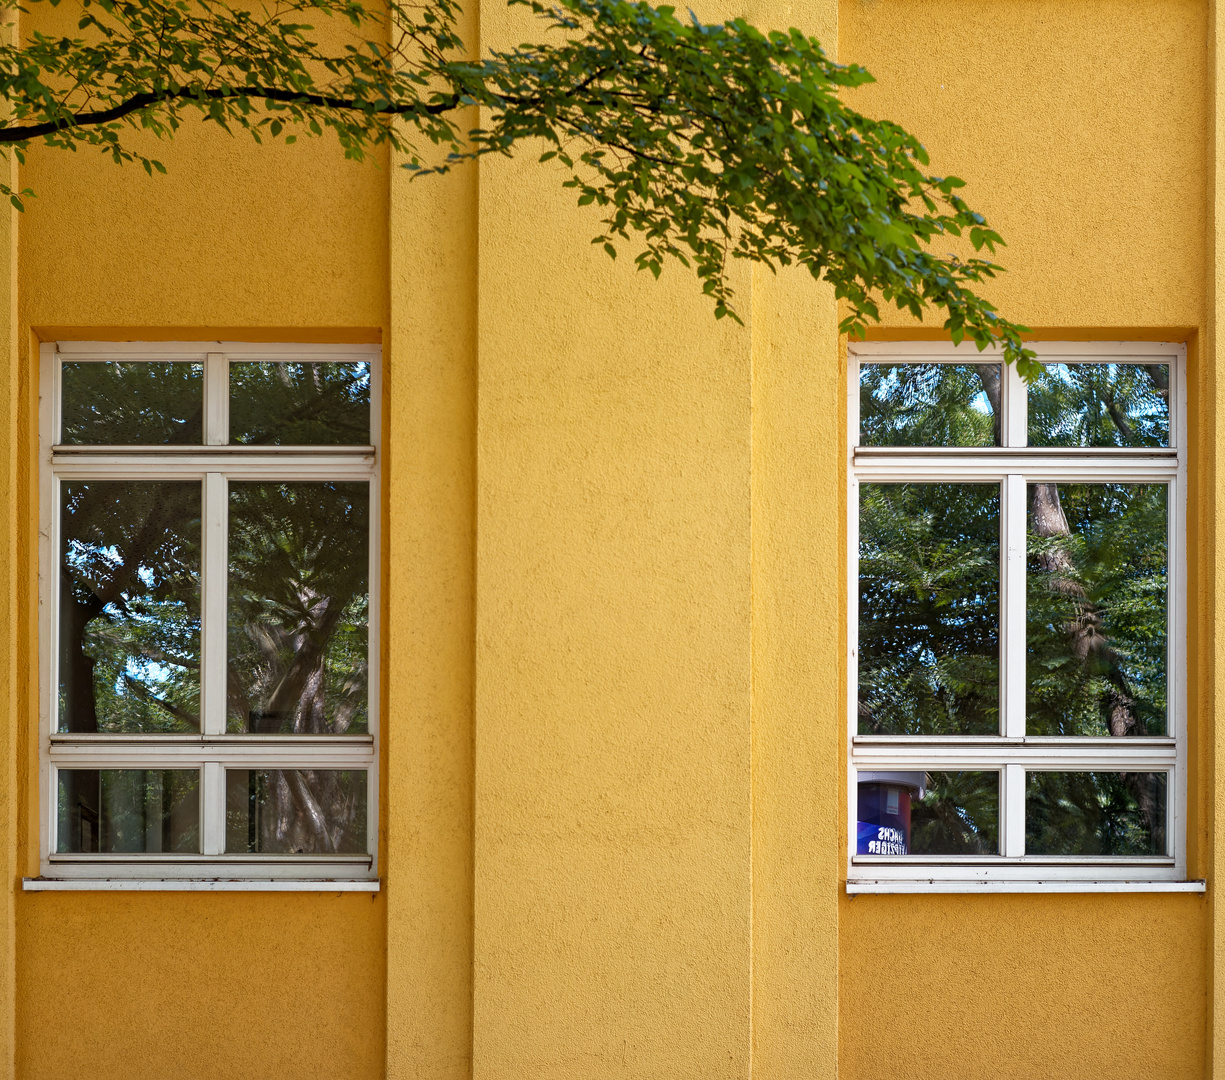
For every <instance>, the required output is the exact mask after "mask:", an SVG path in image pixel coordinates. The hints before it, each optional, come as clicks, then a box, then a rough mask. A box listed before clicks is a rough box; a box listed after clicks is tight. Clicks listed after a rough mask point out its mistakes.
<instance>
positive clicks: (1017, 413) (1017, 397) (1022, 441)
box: [1000, 364, 1029, 447]
mask: <svg viewBox="0 0 1225 1080" xmlns="http://www.w3.org/2000/svg"><path fill="white" fill-rule="evenodd" d="M1003 368H1004V378H1003V383H1004V400H1003V403H1002V405H1003V410H1004V425H1003V427H1002V429H1001V431H1000V435H1001V440H1000V441H1001V442H1002V443H1003V445H1004V446H1011V447H1018V446H1027V445H1029V437H1028V432H1027V420H1028V412H1029V399H1028V396H1027V394H1026V389H1025V380H1024V379H1022V378H1021V376H1020V374H1019V373H1018V371H1017V365H1016V364H1004V365H1003Z"/></svg>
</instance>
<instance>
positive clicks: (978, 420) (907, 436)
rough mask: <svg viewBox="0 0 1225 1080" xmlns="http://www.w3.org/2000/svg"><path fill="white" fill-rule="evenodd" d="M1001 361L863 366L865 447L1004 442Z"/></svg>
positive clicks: (862, 435) (861, 395)
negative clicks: (1001, 411) (1001, 418)
mask: <svg viewBox="0 0 1225 1080" xmlns="http://www.w3.org/2000/svg"><path fill="white" fill-rule="evenodd" d="M1000 415H1001V413H1000V366H999V364H860V365H859V445H860V446H999V444H1000Z"/></svg>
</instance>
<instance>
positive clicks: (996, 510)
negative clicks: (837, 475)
mask: <svg viewBox="0 0 1225 1080" xmlns="http://www.w3.org/2000/svg"><path fill="white" fill-rule="evenodd" d="M999 515H1000V490H999V487H998V485H995V484H991V485H987V484H861V485H860V487H859V732H860V734H863V735H996V734H998V733H999V630H998V625H999V528H1000V525H999Z"/></svg>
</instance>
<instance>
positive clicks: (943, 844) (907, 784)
mask: <svg viewBox="0 0 1225 1080" xmlns="http://www.w3.org/2000/svg"><path fill="white" fill-rule="evenodd" d="M858 798H859V810H858V830H857V832H858V838H857V844H856V853H857V854H859V855H998V854H999V850H1000V774H999V773H998V772H929V773H921V772H920V773H906V772H861V773H860V774H859V793H858Z"/></svg>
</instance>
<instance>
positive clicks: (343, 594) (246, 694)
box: [228, 481, 370, 735]
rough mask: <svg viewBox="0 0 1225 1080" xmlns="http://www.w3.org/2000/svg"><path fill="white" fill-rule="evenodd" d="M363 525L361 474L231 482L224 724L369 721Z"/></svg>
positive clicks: (317, 727) (337, 729) (355, 728)
mask: <svg viewBox="0 0 1225 1080" xmlns="http://www.w3.org/2000/svg"><path fill="white" fill-rule="evenodd" d="M369 534H370V486H369V484H364V483H334V482H330V481H329V482H299V483H284V484H278V483H273V482H262V481H261V482H255V483H237V482H235V483H231V484H230V587H229V678H228V698H229V700H228V711H229V720H228V729H229V730H230V731H231V732H252V733H256V734H261V735H266V734H295V735H324V734H332V735H342V734H345V733H348V734H359V733H365V732H366V731H368V730H369V720H368V715H367V689H366V676H367V667H368V664H367V642H366V639H367V633H366V627H367V618H368V608H369V599H370V598H369V583H368V576H369V575H368V561H369Z"/></svg>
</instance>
